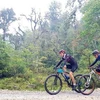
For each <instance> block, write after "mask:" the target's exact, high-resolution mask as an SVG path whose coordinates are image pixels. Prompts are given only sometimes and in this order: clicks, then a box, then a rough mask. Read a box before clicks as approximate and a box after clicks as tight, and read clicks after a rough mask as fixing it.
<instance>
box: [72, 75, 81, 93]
mask: <svg viewBox="0 0 100 100" xmlns="http://www.w3.org/2000/svg"><path fill="white" fill-rule="evenodd" d="M81 76H82V74H77V75H75V76H74V78H75V80H76V89H75V91H76V92H77V93H80V91H79V88H78V82H79V78H80V77H81ZM70 85H71V86H73V82H72V80H70Z"/></svg>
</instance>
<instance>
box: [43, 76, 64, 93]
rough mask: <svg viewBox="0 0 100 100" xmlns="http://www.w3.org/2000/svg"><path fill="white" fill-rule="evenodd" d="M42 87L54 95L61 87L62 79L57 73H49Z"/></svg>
mask: <svg viewBox="0 0 100 100" xmlns="http://www.w3.org/2000/svg"><path fill="white" fill-rule="evenodd" d="M44 87H45V90H46V92H47V93H49V94H51V95H56V94H57V93H59V92H60V91H61V89H62V80H61V78H60V77H59V76H58V75H50V76H48V77H47V79H46V80H45V83H44Z"/></svg>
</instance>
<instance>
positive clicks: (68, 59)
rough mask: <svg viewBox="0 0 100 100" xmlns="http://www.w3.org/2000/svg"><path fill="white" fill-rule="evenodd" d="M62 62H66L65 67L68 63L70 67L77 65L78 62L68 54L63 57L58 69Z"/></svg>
mask: <svg viewBox="0 0 100 100" xmlns="http://www.w3.org/2000/svg"><path fill="white" fill-rule="evenodd" d="M62 62H64V65H66V64H67V63H68V64H69V65H70V66H74V65H77V62H76V61H75V59H74V58H73V57H72V56H70V55H68V54H65V55H64V57H62V59H61V60H60V61H59V63H58V64H57V66H56V67H58V66H59V65H60V64H61V63H62Z"/></svg>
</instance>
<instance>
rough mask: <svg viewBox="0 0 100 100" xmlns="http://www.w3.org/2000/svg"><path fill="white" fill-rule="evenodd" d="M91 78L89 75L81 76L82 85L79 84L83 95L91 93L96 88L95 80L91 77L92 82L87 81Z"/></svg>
mask: <svg viewBox="0 0 100 100" xmlns="http://www.w3.org/2000/svg"><path fill="white" fill-rule="evenodd" d="M89 78H90V76H89V75H83V76H82V77H80V79H79V82H80V83H81V85H78V88H79V91H80V93H82V94H83V95H90V94H91V93H92V92H93V91H94V89H95V81H94V79H93V78H91V80H90V82H89V83H87V80H88V79H89Z"/></svg>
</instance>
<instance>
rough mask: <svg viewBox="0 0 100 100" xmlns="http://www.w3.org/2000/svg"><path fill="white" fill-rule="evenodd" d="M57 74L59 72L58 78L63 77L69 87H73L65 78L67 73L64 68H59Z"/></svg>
mask: <svg viewBox="0 0 100 100" xmlns="http://www.w3.org/2000/svg"><path fill="white" fill-rule="evenodd" d="M56 72H57V75H58V76H59V74H61V75H62V77H63V78H64V79H65V81H66V82H67V84H68V86H72V85H71V84H70V82H69V81H68V80H66V78H65V76H64V74H65V72H64V70H63V69H62V68H57V70H56ZM66 73H67V74H69V73H68V72H66Z"/></svg>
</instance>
